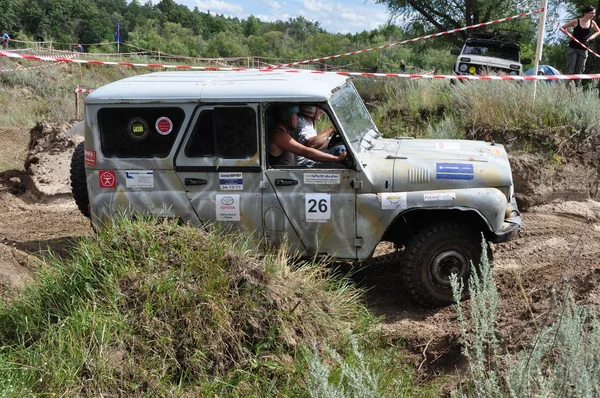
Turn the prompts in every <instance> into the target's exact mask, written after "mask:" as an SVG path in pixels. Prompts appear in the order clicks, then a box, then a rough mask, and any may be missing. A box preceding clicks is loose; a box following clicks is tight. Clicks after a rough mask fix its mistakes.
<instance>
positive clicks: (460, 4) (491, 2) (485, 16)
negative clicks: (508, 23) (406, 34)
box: [375, 0, 540, 46]
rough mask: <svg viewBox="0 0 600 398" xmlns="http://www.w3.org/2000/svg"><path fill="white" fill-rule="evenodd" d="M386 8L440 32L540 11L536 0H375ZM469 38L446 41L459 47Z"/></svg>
mask: <svg viewBox="0 0 600 398" xmlns="http://www.w3.org/2000/svg"><path fill="white" fill-rule="evenodd" d="M375 2H376V3H377V4H384V5H386V6H387V8H388V11H389V12H390V14H391V15H392V18H394V19H396V20H403V21H405V22H406V23H410V22H418V23H426V24H427V25H428V26H431V27H433V28H434V29H435V30H437V31H439V32H443V31H447V30H451V29H458V28H462V27H464V26H470V25H474V24H478V23H482V22H488V21H491V20H493V19H496V18H502V17H505V16H509V15H513V14H514V13H518V12H523V10H531V9H534V8H535V7H539V6H540V4H539V2H537V1H533V0H456V1H451V2H448V1H447V0H375ZM466 36H467V32H465V31H462V32H458V33H456V34H454V35H448V36H447V37H448V38H449V39H450V40H451V41H452V42H453V43H454V44H455V45H458V46H460V45H461V44H462V42H463V41H464V39H465V38H466Z"/></svg>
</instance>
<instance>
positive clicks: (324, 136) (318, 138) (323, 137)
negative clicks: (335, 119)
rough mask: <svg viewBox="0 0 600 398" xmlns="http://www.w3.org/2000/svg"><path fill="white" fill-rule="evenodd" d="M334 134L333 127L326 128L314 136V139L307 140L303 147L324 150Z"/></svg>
mask: <svg viewBox="0 0 600 398" xmlns="http://www.w3.org/2000/svg"><path fill="white" fill-rule="evenodd" d="M334 132H335V127H333V126H331V127H328V128H326V129H325V130H323V131H321V132H320V133H319V134H317V135H315V136H314V137H311V138H309V139H308V140H306V142H305V143H304V145H306V146H308V147H311V148H316V149H326V148H327V145H329V139H330V138H331V136H332V135H333V133H334Z"/></svg>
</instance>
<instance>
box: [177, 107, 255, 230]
mask: <svg viewBox="0 0 600 398" xmlns="http://www.w3.org/2000/svg"><path fill="white" fill-rule="evenodd" d="M258 126H259V119H258V113H257V106H256V105H255V104H241V105H201V106H199V107H198V108H197V109H196V111H195V114H194V117H193V118H192V122H191V124H190V127H189V132H188V134H187V136H186V138H185V139H184V140H183V141H182V143H181V146H180V148H179V150H178V153H177V155H176V162H175V171H176V173H177V177H178V178H179V180H180V181H181V183H182V185H183V186H184V187H185V190H186V193H187V196H188V198H189V200H190V202H191V204H192V206H193V208H194V210H195V211H196V214H197V215H198V218H199V219H200V220H201V221H218V222H223V223H226V224H227V225H229V226H235V227H238V228H240V229H244V230H248V231H253V232H254V231H256V232H258V233H261V232H262V217H261V214H262V206H261V194H262V192H261V181H262V179H263V174H262V169H261V165H260V150H259V149H260V146H259V139H258V137H259V135H258V131H259V130H258Z"/></svg>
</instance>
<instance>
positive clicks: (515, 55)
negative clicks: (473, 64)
mask: <svg viewBox="0 0 600 398" xmlns="http://www.w3.org/2000/svg"><path fill="white" fill-rule="evenodd" d="M462 55H483V56H486V57H495V58H501V59H506V60H509V61H515V62H519V49H518V48H517V47H514V46H512V45H507V44H504V43H482V42H471V43H467V44H465V47H464V48H463V51H462Z"/></svg>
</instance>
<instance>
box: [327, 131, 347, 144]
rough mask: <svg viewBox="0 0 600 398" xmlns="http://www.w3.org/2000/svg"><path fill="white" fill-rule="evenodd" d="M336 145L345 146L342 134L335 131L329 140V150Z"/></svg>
mask: <svg viewBox="0 0 600 398" xmlns="http://www.w3.org/2000/svg"><path fill="white" fill-rule="evenodd" d="M336 145H344V140H343V139H342V136H341V135H340V133H338V132H337V131H335V130H334V132H333V134H331V137H330V139H329V143H328V144H327V149H331V148H333V147H334V146H336Z"/></svg>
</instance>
